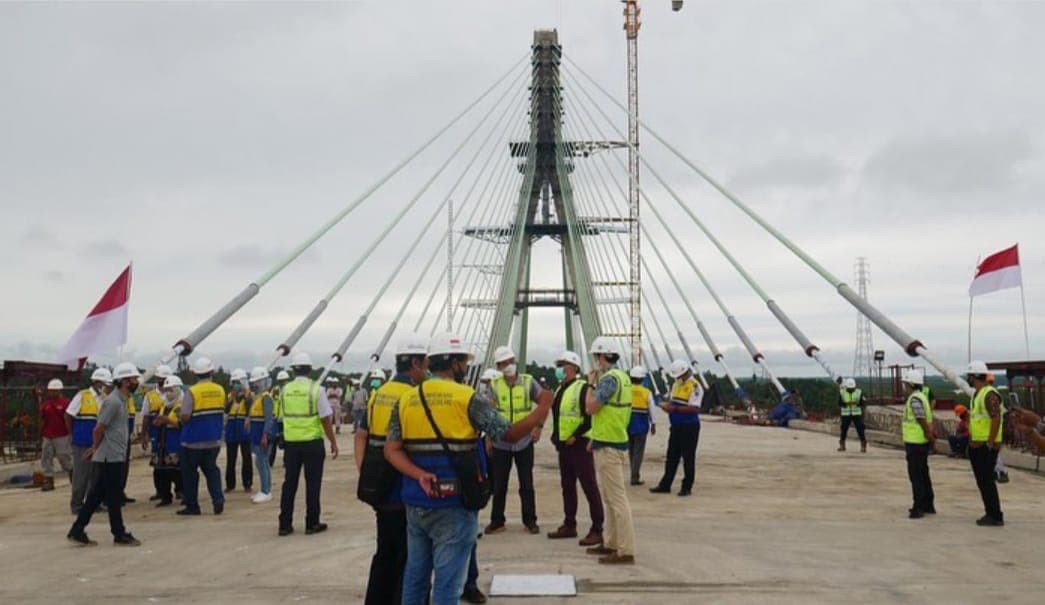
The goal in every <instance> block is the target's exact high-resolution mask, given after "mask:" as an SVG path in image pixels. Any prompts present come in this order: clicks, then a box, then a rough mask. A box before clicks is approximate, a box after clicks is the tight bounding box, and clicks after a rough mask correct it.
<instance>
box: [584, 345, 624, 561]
mask: <svg viewBox="0 0 1045 605" xmlns="http://www.w3.org/2000/svg"><path fill="white" fill-rule="evenodd" d="M589 351H590V352H591V355H592V358H593V359H594V361H595V369H594V370H592V371H591V373H589V374H588V383H589V384H591V385H593V386H594V388H590V389H588V393H587V396H586V398H585V408H586V409H587V410H588V413H589V414H591V417H592V418H591V430H590V431H588V434H587V437H588V438H589V439H591V448H592V451H593V452H594V456H595V474H596V476H597V477H598V481H599V489H600V490H601V491H602V503H603V506H605V508H606V526H605V528H604V529H603V540H602V546H593V547H591V548H589V549H588V550H587V551H586V552H587V553H588V554H590V555H601V556H600V557H599V563H602V564H605V565H621V564H623V565H633V564H634V563H635V526H634V525H633V524H632V520H631V504H630V503H629V502H628V488H627V484H628V479H627V477H628V472H627V470H626V468H627V466H628V423H629V422H630V421H631V377H629V376H628V373H627V372H625V371H624V370H622V369H620V368H618V367H617V362H618V361H620V349H619V348H618V347H617V345H616V343H615V342H614V341H613V340H611V339H610V338H608V337H606V336H600V337H598V338H596V339H595V340H593V341H592V343H591V347H590V349H589Z"/></svg>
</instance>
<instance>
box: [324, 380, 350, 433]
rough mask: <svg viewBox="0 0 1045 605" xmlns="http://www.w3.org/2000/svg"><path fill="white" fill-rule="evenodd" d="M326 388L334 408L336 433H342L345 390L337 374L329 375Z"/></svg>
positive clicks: (331, 405)
mask: <svg viewBox="0 0 1045 605" xmlns="http://www.w3.org/2000/svg"><path fill="white" fill-rule="evenodd" d="M324 388H325V389H326V390H327V401H329V402H330V407H332V408H333V409H334V433H335V434H340V433H341V416H342V415H343V414H344V413H345V410H344V398H345V390H344V389H342V388H341V383H340V382H339V381H338V379H337V376H327V379H326V384H325V385H324Z"/></svg>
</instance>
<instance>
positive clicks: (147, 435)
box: [138, 364, 172, 502]
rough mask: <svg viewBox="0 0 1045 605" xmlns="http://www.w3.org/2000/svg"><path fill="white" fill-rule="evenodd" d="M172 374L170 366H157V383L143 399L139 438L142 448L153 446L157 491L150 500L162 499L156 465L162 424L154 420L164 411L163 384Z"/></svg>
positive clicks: (153, 466) (153, 480)
mask: <svg viewBox="0 0 1045 605" xmlns="http://www.w3.org/2000/svg"><path fill="white" fill-rule="evenodd" d="M171 374H172V372H171V368H170V366H167V365H163V364H160V365H158V366H156V371H155V373H154V374H153V375H154V376H155V377H156V385H155V386H154V387H153V388H151V389H149V390H148V391H147V392H146V393H145V396H144V397H143V399H142V412H141V415H142V426H141V434H140V435H139V436H138V439H140V440H141V444H142V448H145V447H146V444H149V445H150V446H151V449H150V454H151V455H150V457H149V465H150V466H152V485H153V489H154V490H155V491H154V492H153V494H152V495H151V496H149V501H150V502H154V501H156V500H160V499H161V497H160V481H161V476H162V474H163V472H162V471H161V470H160V469H158V468H157V467H156V439H157V437H159V432H160V426H159V425H157V424H156V423H155V422H154V421H155V420H156V418H157V416H158V415H160V414H162V413H163V406H164V398H163V384H164V381H165V380H167V377H168V376H170V375H171Z"/></svg>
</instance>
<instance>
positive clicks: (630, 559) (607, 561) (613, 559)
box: [599, 553, 635, 565]
mask: <svg viewBox="0 0 1045 605" xmlns="http://www.w3.org/2000/svg"><path fill="white" fill-rule="evenodd" d="M599 563H601V564H602V565H634V564H635V556H634V555H618V554H617V553H613V554H612V555H606V556H605V557H599Z"/></svg>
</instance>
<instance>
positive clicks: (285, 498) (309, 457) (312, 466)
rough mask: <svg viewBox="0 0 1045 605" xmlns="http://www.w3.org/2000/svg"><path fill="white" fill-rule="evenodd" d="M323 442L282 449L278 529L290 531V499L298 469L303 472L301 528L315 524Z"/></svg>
mask: <svg viewBox="0 0 1045 605" xmlns="http://www.w3.org/2000/svg"><path fill="white" fill-rule="evenodd" d="M326 457H327V452H326V448H324V447H323V440H322V439H316V440H315V441H304V442H298V443H291V442H289V441H288V442H287V443H286V444H285V445H284V449H283V468H284V473H283V491H282V493H281V494H280V496H279V526H280V527H281V528H291V527H294V498H295V496H297V493H298V480H299V479H300V478H301V469H302V468H304V469H305V528H306V529H308V528H309V527H315V526H316V525H318V524H319V489H320V487H322V484H323V460H325V459H326Z"/></svg>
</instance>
